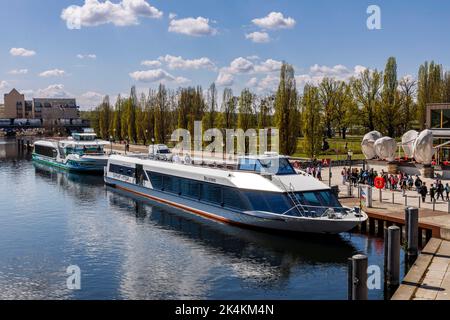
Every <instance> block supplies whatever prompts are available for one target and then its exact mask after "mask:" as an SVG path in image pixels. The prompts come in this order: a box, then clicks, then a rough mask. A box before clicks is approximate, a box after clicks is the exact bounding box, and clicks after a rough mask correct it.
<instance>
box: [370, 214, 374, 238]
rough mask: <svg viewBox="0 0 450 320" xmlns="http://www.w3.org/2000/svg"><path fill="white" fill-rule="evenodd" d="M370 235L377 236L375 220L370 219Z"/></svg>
mask: <svg viewBox="0 0 450 320" xmlns="http://www.w3.org/2000/svg"><path fill="white" fill-rule="evenodd" d="M369 234H371V235H374V234H375V219H374V218H369Z"/></svg>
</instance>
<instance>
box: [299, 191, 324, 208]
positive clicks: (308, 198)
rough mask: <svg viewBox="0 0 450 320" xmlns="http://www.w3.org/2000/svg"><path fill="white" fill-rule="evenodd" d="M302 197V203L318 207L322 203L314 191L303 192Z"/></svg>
mask: <svg viewBox="0 0 450 320" xmlns="http://www.w3.org/2000/svg"><path fill="white" fill-rule="evenodd" d="M303 199H304V202H303V203H305V204H307V205H310V206H315V207H320V206H321V205H322V204H321V202H320V199H319V198H318V197H317V194H316V193H315V192H304V193H303Z"/></svg>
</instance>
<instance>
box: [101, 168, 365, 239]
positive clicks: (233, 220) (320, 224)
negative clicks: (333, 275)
mask: <svg viewBox="0 0 450 320" xmlns="http://www.w3.org/2000/svg"><path fill="white" fill-rule="evenodd" d="M105 183H106V184H107V185H109V186H111V187H113V188H117V189H120V190H122V191H124V192H128V193H131V194H134V195H138V196H141V197H144V198H146V199H149V200H152V201H156V202H159V203H163V204H165V205H168V206H172V207H175V208H177V209H181V210H184V211H186V212H189V213H192V214H195V215H199V216H203V217H206V218H210V219H213V220H216V221H220V222H223V223H229V224H233V225H239V226H243V227H252V228H261V229H266V230H276V231H287V232H300V233H322V234H339V233H342V232H347V231H350V230H352V229H353V228H355V227H356V226H358V225H359V224H360V223H362V222H363V221H365V220H366V219H367V216H366V215H365V214H363V216H362V217H361V219H353V220H352V219H347V220H345V219H342V220H330V219H328V218H323V219H322V218H305V217H291V216H282V215H277V214H270V213H263V212H240V211H234V210H230V209H227V208H223V207H221V206H216V205H212V204H208V203H205V202H200V201H195V200H192V199H189V198H185V197H182V196H178V195H174V194H169V193H166V192H161V191H158V190H153V189H150V188H146V187H143V186H139V185H136V184H132V183H127V182H124V181H121V180H116V179H112V178H110V177H107V176H106V177H105Z"/></svg>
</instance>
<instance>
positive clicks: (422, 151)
mask: <svg viewBox="0 0 450 320" xmlns="http://www.w3.org/2000/svg"><path fill="white" fill-rule="evenodd" d="M434 152H435V150H434V148H433V132H432V131H431V130H424V131H422V132H421V133H420V134H419V136H418V137H417V139H416V141H415V143H414V158H415V159H416V161H417V162H418V163H421V164H431V161H433V155H434Z"/></svg>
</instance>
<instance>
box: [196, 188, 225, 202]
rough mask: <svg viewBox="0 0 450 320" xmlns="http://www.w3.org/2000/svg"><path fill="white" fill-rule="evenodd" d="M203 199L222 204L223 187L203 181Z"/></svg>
mask: <svg viewBox="0 0 450 320" xmlns="http://www.w3.org/2000/svg"><path fill="white" fill-rule="evenodd" d="M201 200H203V201H206V202H211V203H214V204H219V205H222V188H221V187H220V186H215V185H212V184H209V183H203V184H202V197H201Z"/></svg>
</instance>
